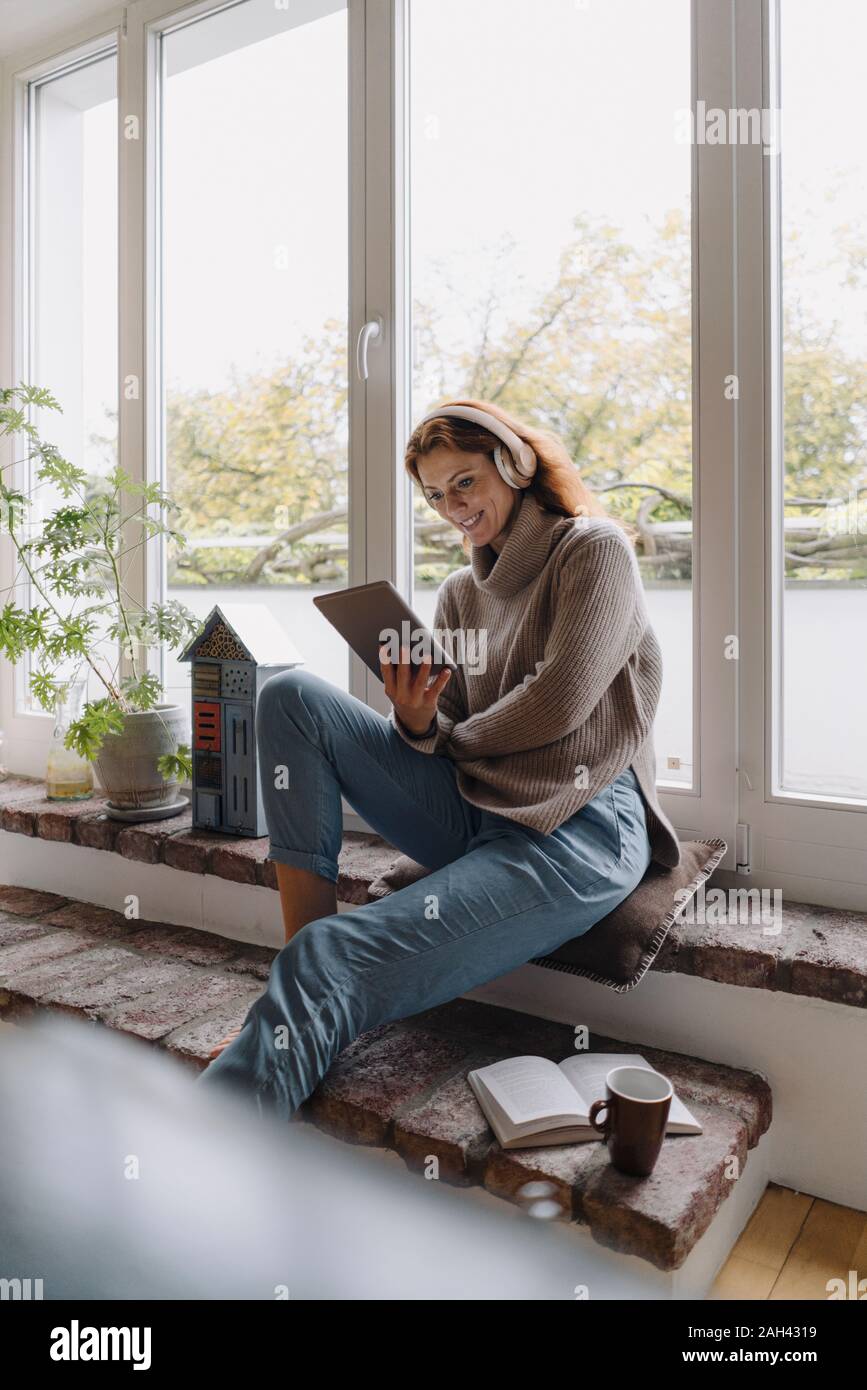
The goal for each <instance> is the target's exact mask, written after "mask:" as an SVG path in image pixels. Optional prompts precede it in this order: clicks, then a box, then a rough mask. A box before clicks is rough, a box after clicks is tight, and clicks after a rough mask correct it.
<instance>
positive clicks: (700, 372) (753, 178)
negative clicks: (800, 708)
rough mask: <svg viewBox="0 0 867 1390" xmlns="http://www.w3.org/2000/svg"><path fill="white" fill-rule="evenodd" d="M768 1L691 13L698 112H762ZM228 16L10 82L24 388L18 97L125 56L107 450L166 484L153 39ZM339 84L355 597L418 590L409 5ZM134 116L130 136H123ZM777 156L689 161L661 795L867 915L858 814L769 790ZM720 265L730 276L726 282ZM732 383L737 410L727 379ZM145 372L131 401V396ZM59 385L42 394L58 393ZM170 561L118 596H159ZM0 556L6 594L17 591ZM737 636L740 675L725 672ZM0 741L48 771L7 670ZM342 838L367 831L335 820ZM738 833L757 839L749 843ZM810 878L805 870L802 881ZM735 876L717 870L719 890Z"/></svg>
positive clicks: (770, 872)
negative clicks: (679, 458) (115, 399)
mask: <svg viewBox="0 0 867 1390" xmlns="http://www.w3.org/2000/svg"><path fill="white" fill-rule="evenodd" d="M775 2H776V0H692V28H693V43H692V89H693V100H694V101H695V100H696V99H697V98H698V97H700V98H701V99H703V100H704V101H705V102H706V104H707V106H708V107H711V106H719V107H722V108H724V109H728V108H730V107H732V106H752V105H757V106H760V107H761V106H767V105H769V104H770V103H769V100H768V92H767V89H766V82H767V75H768V69H767V63H766V62H765V61H764V58H765V55H766V54H767V53H768V51H769V49H768V45H769V41H770V36H771V35H772V30H773V26H772V22H771V21H772V16H771V15H770V13H769V6H770V5H771V4H773V3H775ZM220 8H224V6H223V5H222V4H219V3H214V0H198V3H194V4H178V3H176V2H175V0H140V3H137V4H135V5H132V6H129V7H128V8H120V7H115V8H113V9H111V10H107V11H106V13H105V14H103V15H101V16H98V17H97V18H95V19H93V20H91V21H90V22H89V23H87V24H84V25H80V26H77V27H76V28H75V29H71V30H68V31H67V32H66V33H64V34H63V35H59V36H55V37H54V38H53V39H52V40H51V41H50V43H45V44H43V45H41V46H39V47H37V48H34V49H30V50H29V51H27V52H24V53H21V54H16V55H14V56H13V57H11V58H9V59H7V60H6V61H5V62H4V63H3V64H2V69H0V78H2V103H3V104H2V130H0V161H2V164H0V177H2V188H3V192H4V196H3V206H2V223H0V232H2V243H3V248H4V250H3V252H2V255H3V260H2V264H0V323H2V324H4V325H6V326H7V327H6V328H5V329H3V330H2V341H0V369H2V379H3V380H4V381H17V380H21V379H22V377H23V376H24V375H25V374H24V373H23V372H22V370H21V365H22V363H23V362H24V361H26V358H25V357H24V356H23V355H22V354H23V352H24V349H25V348H26V342H25V340H24V338H23V336H22V335H23V334H24V331H25V324H26V318H25V316H24V309H25V305H24V304H23V303H22V286H23V280H22V274H21V268H22V266H23V265H24V264H25V260H24V257H25V255H26V218H25V211H26V196H25V195H26V185H25V181H24V180H25V175H26V148H25V140H26V130H25V125H24V116H25V101H26V87H27V83H28V82H29V81H30V80H31V79H32V78H33V77H34V76H41V75H44V74H45V73H47V72H48V71H50V70H51V69H52V68H53V67H59V66H61V65H64V64H65V63H66V62H67V61H68V60H69V59H70V57H71V56H73V55H76V56H78V55H84V54H85V53H87V52H95V51H97V50H98V49H99V48H100V47H105V46H106V43H107V42H109V41H111V40H112V39H115V40H116V41H117V45H118V122H119V140H118V158H119V179H118V196H119V204H120V207H119V291H118V312H119V325H118V332H119V359H118V360H119V369H118V370H119V393H118V395H119V446H118V447H119V455H120V461H121V463H122V465H123V466H124V467H125V468H126V469H128V471H129V472H130V473H132V474H133V476H140V475H141V474H146V475H147V476H149V477H154V476H157V465H158V462H159V450H160V447H161V442H160V438H159V417H160V409H159V406H160V401H159V391H160V369H159V368H160V364H159V324H158V322H157V320H156V316H155V306H156V305H157V303H158V295H157V289H158V281H159V275H160V266H159V258H158V249H159V243H158V238H157V234H156V233H157V227H156V215H157V208H158V197H157V195H158V189H157V175H158V168H159V150H158V143H157V141H156V138H155V133H156V131H157V130H158V123H157V122H156V120H155V117H156V115H157V111H156V103H157V98H158V92H157V84H156V54H157V41H158V35H159V34H160V32H161V31H162V30H163V29H165V28H167V27H170V26H171V25H174V24H175V23H177V22H178V20H179V19H180V18H183V17H192V16H194V15H204V14H207V13H209V12H211V11H213V10H216V9H220ZM347 13H348V34H349V53H348V80H349V94H348V95H349V131H348V136H349V227H348V237H349V306H348V309H349V333H348V343H347V349H348V361H349V363H350V382H349V461H348V462H349V521H350V525H349V583H350V584H355V583H363V582H366V581H368V580H372V579H377V578H386V579H390V580H392V582H394V583H395V584H396V585H397V587H398V588H399V589H401V590H402V591H403V592H404V593H407V594H408V593H409V591H410V584H411V574H412V563H411V556H412V551H411V547H412V540H413V537H412V519H411V509H410V484H409V481H408V479H407V477H406V474H405V472H404V468H403V448H404V442H405V440H406V438H407V437H408V435H409V433H410V429H411V423H412V422H411V421H410V419H409V414H408V412H409V397H408V393H409V384H410V381H411V371H410V332H409V328H410V322H409V320H410V305H411V296H410V286H409V269H410V267H409V249H408V232H409V216H410V211H409V207H408V169H407V159H408V157H409V149H410V146H409V138H408V107H409V102H408V92H407V81H408V73H409V61H408V60H409V41H410V27H409V23H410V8H409V3H408V0H348V4H347ZM129 117H137V118H138V123H139V138H138V139H127V138H125V122H126V121H127V119H128V118H129ZM772 164H773V161H771V160H769V159H768V158H765V157H763V156H762V152H761V148H760V147H753V146H744V147H736V146H726V147H719V146H716V147H711V146H707V145H698V146H694V147H693V200H692V247H693V258H692V259H693V264H692V294H693V306H692V311H693V364H694V372H693V397H692V399H693V440H694V469H693V487H694V510H693V517H694V523H693V543H694V557H695V565H694V576H693V582H694V595H693V599H694V601H693V659H694V680H693V701H694V711H693V714H694V718H693V739H694V749H693V766H694V784H693V786H692V787H690V788H680V787H675V786H673V785H672V784H670V783H669V784H666V783H664V782H663V781H660V785H659V796H660V801H661V803H662V805H663V807H664V809H665V810H666V812H667V814H668V815H669V816H670V817H671V819H672V821H673V822H674V824H675V826H676V827H677V829H678V830H679V832H680V834H681V836H682V837H684V838H689V837H699V838H705V837H708V836H713V835H723V836H724V838H725V839H726V840H727V842H728V845H729V850H728V853H727V855H726V858H725V859H724V861H723V868H724V870H729V871H734V870H735V868H736V866H737V865H738V864H741V865H742V866H743V867H744V868H745V869H747V870H748V872H750V875H751V881H752V882H753V883H754V884H755V885H756V886H767V887H781V888H782V889H783V891H784V892H789V893H790V894H792V895H796V896H799V897H801V898H803V899H805V900H807V901H813V902H825V903H830V904H837V905H840V906H849V907H853V908H857V907H861V908H864V907H865V906H867V891H865V890H867V851H865V848H864V846H865V843H867V835H865V826H867V822H865V820H864V814H865V812H867V807H863V806H862V807H850V808H845V809H843V808H840V807H835V806H833V805H831V804H828V803H825V802H822V801H818V800H816V799H815V798H814V799H806V798H803V797H790V796H786V797H780V796H776V797H775V796H772V795H770V794H769V788H770V787H771V785H772V784H771V781H770V756H771V744H770V722H769V720H770V712H771V705H770V701H771V700H772V698H773V680H772V676H773V671H772V669H771V663H772V657H773V651H772V648H771V645H770V630H771V629H770V625H771V619H772V616H773V596H774V587H773V581H774V575H773V569H772V560H773V556H772V553H771V552H772V544H771V538H770V535H769V532H768V529H767V527H766V525H765V518H766V517H769V516H771V515H772V512H771V507H772V504H773V500H774V492H773V486H774V466H775V461H774V459H773V457H772V450H771V444H772V434H771V430H770V414H769V412H770V409H771V406H772V401H773V398H772V394H771V390H770V386H771V371H772V367H773V360H772V355H771V353H770V352H769V351H768V350H766V349H767V344H766V339H767V340H768V342H769V341H770V324H771V318H770V307H771V292H772V277H771V272H772V270H773V263H772V261H771V260H770V247H769V241H768V237H767V236H766V235H765V232H766V228H769V227H770V225H771V218H770V214H771V211H772V204H771V198H772V196H773V187H772V184H771V182H770V181H769V180H770V174H771V166H772ZM721 268H722V269H721ZM374 318H379V319H381V321H382V323H383V325H384V333H383V335H382V336H381V338H380V339H379V341H378V342H376V343H373V344H371V346H370V351H369V354H368V368H369V375H368V378H367V380H366V382H363V381H361V380H360V379H359V377H358V374H357V372H356V370H355V360H356V357H355V354H356V343H357V337H358V334H359V332H360V330H361V328H362V326H363V325H364V323H366V322H367V321H369V320H370V319H374ZM732 372H735V373H737V375H738V377H739V382H740V394H739V399H738V400H737V401H729V400H726V399H725V395H724V391H723V383H724V379H725V378H726V376H728V375H729V374H730V373H732ZM130 375H133V376H137V377H138V380H139V383H140V389H139V395H138V399H137V400H127V399H125V395H124V391H123V383H124V380H125V378H127V377H129V376H130ZM48 384H49V385H50V383H48ZM162 569H163V565H162V563H161V564H160V565H156V564H152V565H151V566H149V572H148V573H145V566H144V563H140V564H139V565H138V568H137V569H136V570H135V572H134V573H132V574H130V576H129V579H130V586H131V587H132V588H133V591H134V592H135V593H136V594H137V595H138V596H139V597H140V598H141V599H142V601H152V600H153V599H154V598H155V597H156V596H157V594H158V593H159V591H160V586H161V584H162V581H163V574H162ZM11 573H12V568H11V547H10V546H9V544H8V540H6V539H5V538H4V540H3V542H2V544H0V582H2V583H4V584H8V583H9V582H11ZM735 635H736V636H737V637H738V640H739V660H737V661H732V660H730V659H729V658H728V656H727V650H728V645H729V639H730V638H731V637H732V636H735ZM350 689H351V691H352V693H353V694H355V695H357V696H358V697H359V698H362V699H365V700H367V701H368V702H369V703H370V704H371V705H372V706H373V707H374V708H377V709H379V710H380V711H382V712H384V711H385V710H386V709H387V701H386V700H385V696H384V692H383V691H382V688H381V686H380V683H379V682H378V681H377V680H376V679H375V677H373V676H372V675H371V674H370V673H369V672H368V671H367V670H366V668H365V667H364V666H363V665H362V663H361V662H360V661H359V660H358V659H357V658H355V657H353V658H352V662H351V667H350ZM0 725H2V727H3V729H4V731H5V735H6V740H7V746H11V747H12V748H13V750H14V767H15V770H17V771H25V772H31V773H35V774H39V773H40V772H41V771H42V770H43V766H44V756H45V749H46V747H47V742H48V737H49V734H50V727H51V720H50V717H49V716H47V715H45V714H38V713H34V714H27V715H23V714H21V713H18V712H17V711H16V707H15V690H14V679H13V673H12V672H11V671H9V670H8V669H4V671H3V672H2V674H0ZM346 824H347V825H348V826H349V827H350V828H364V827H363V826H362V824H361V822H360V821H359V819H358V818H357V817H356V816H355V815H354V814H353V813H350V812H349V810H348V808H347V815H346ZM747 831H748V832H749V833H747ZM805 869H806V870H807V872H805ZM723 881H725V875H724V876H723Z"/></svg>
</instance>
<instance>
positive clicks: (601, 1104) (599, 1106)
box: [590, 1100, 611, 1134]
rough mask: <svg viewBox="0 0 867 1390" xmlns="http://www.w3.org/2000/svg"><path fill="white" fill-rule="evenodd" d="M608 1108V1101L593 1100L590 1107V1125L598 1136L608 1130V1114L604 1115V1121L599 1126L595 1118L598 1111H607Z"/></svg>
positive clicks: (609, 1104) (609, 1103) (609, 1102)
mask: <svg viewBox="0 0 867 1390" xmlns="http://www.w3.org/2000/svg"><path fill="white" fill-rule="evenodd" d="M610 1106H611V1101H610V1100H594V1102H593V1104H592V1105H591V1107H590V1123H591V1125H592V1126H593V1128H594V1129H597V1130H598V1131H599V1133H600V1134H605V1132H606V1130H607V1129H608V1122H609V1119H610V1114H606V1116H605V1119H604V1120H603V1121H602V1123H601V1124H599V1122H598V1119H597V1116H598V1115H599V1111H600V1110H609V1109H610Z"/></svg>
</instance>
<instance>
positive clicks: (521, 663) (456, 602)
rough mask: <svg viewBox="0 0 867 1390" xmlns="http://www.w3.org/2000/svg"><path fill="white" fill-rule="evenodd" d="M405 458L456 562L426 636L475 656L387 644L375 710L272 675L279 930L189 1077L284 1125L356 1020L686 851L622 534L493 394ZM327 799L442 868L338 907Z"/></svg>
mask: <svg viewBox="0 0 867 1390" xmlns="http://www.w3.org/2000/svg"><path fill="white" fill-rule="evenodd" d="M405 462H406V467H407V470H408V471H409V473H410V474H411V476H412V477H413V478H414V479H415V481H416V483H417V484H418V485H419V487H421V488H422V489H423V491H424V495H425V497H426V498H427V500H428V501H429V503H430V504H431V506H432V507H433V508H434V509H435V510H436V511H437V512H438V513H439V515H440V516H442V517H443V518H445V519H447V520H448V521H449V522H450V523H451V524H452V525H453V526H455V527H456V528H457V529H458V530H459V531H460V532H461V533H462V535H463V537H464V540H463V545H464V551H465V553H466V554H468V556H469V560H470V563H469V565H467V566H465V567H464V568H462V569H459V570H457V571H456V572H455V573H453V574H450V575H448V577H447V578H446V579H445V580H444V582H443V583H442V585H441V586H440V589H439V592H438V595H437V605H436V616H435V620H434V628H435V629H436V631H437V634H439V633H440V632H442V633H443V635H444V636H445V637H446V638H447V639H448V638H449V636H450V635H451V636H452V637H455V635H456V636H457V637H458V638H460V637H461V636H463V637H464V638H465V639H466V640H465V650H473V651H474V652H479V651H482V650H484V658H485V659H484V660H482V661H477V662H473V663H471V662H461V661H458V664H457V668H456V670H455V671H454V672H453V673H450V672H449V671H447V670H446V671H443V672H441V674H440V675H439V676H437V678H436V679H434V680H430V671H431V667H430V664H429V663H425V664H423V665H421V666H420V667H419V668H418V669H417V670H415V668H412V667H411V665H410V663H409V661H408V659H406V658H408V653H407V652H405V650H403V649H402V651H401V660H400V661H399V662H397V663H394V664H390V663H388V662H386V661H385V660H384V659H383V660H382V670H383V681H384V685H385V690H386V693H387V695H388V697H389V699H390V700H391V705H392V707H391V709H390V711H389V715H388V718H385V717H384V716H382V715H380V714H378V713H377V712H376V711H375V710H372V709H370V708H369V707H368V706H367V705H365V704H362V703H361V701H359V700H356V699H355V698H353V696H351V695H347V694H346V693H345V692H344V691H342V690H339V689H337V688H336V687H335V686H333V685H331V684H329V683H328V682H327V681H325V680H323V679H322V678H321V677H319V676H316V675H314V674H313V673H312V672H309V671H305V670H297V671H288V672H285V673H283V674H281V675H278V676H274V677H272V678H271V680H270V681H268V683H267V684H266V685H265V686H264V687H263V689H262V692H261V694H260V696H259V702H258V713H257V742H258V748H259V758H260V769H261V778H262V787H263V795H264V798H265V809H266V816H267V820H268V829H269V833H270V857H271V858H272V859H273V860H274V861H275V863H276V872H277V881H278V886H279V889H280V899H281V905H282V911H283V921H284V926H285V931H286V945H285V946H284V947H283V949H282V950H281V951H280V952H279V954H278V955H277V956H276V958H275V960H274V963H273V965H272V967H271V972H270V977H269V982H268V988H267V990H266V992H265V993H264V995H263V996H262V998H261V999H258V1000H257V1001H256V1002H255V1004H254V1005H253V1006H252V1008H251V1009H250V1010H249V1012H248V1014H247V1017H246V1019H245V1020H244V1024H243V1026H242V1028H241V1029H239V1030H236V1031H235V1034H230V1035H229V1039H231V1038H233V1037H234V1041H230V1040H229V1039H226V1040H225V1041H224V1043H222V1044H220V1047H219V1048H217V1049H215V1052H216V1053H218V1054H219V1055H217V1056H216V1059H215V1060H214V1061H213V1062H212V1063H211V1065H210V1066H209V1067H208V1068H207V1069H206V1070H205V1072H204V1073H203V1074H202V1077H201V1080H202V1081H205V1082H208V1083H211V1082H214V1083H216V1084H221V1083H226V1084H228V1085H230V1086H232V1087H234V1088H236V1089H239V1090H241V1091H243V1092H244V1093H245V1094H246V1095H247V1096H248V1097H249V1098H250V1099H251V1100H253V1101H254V1103H255V1105H256V1107H257V1108H258V1110H259V1111H260V1112H262V1111H263V1110H264V1109H266V1108H268V1109H270V1110H272V1111H275V1112H276V1113H278V1114H280V1115H282V1116H284V1117H287V1118H288V1117H290V1116H291V1115H292V1114H293V1113H294V1112H295V1111H296V1110H297V1109H298V1107H299V1106H300V1105H301V1103H302V1102H303V1101H304V1100H305V1099H306V1098H307V1097H308V1096H309V1095H310V1093H311V1092H312V1091H313V1090H314V1089H315V1087H316V1086H317V1084H318V1083H319V1081H320V1080H321V1078H322V1077H323V1076H324V1075H325V1074H326V1072H327V1071H328V1069H329V1067H330V1065H331V1063H332V1062H333V1060H334V1058H335V1057H336V1056H337V1055H338V1053H339V1052H341V1051H342V1050H343V1048H345V1047H347V1046H348V1044H349V1043H351V1042H352V1041H353V1040H354V1039H355V1038H356V1037H358V1035H359V1034H360V1033H363V1032H366V1031H367V1030H368V1029H371V1028H374V1027H376V1026H377V1025H379V1024H382V1023H386V1022H389V1021H391V1020H393V1019H398V1018H404V1017H407V1016H408V1015H410V1014H414V1013H419V1012H421V1011H422V1010H425V1009H429V1008H432V1007H433V1006H435V1005H437V1004H440V1003H443V1002H445V1001H446V1000H450V999H454V998H455V997H456V996H458V995H460V994H462V993H464V992H465V991H467V990H469V989H473V988H475V987H476V986H479V985H481V984H484V983H485V982H486V981H488V980H492V979H494V978H495V977H497V976H499V975H502V974H504V973H506V972H507V971H510V970H513V969H515V968H516V967H517V966H519V965H522V964H524V963H525V962H527V961H529V960H531V959H532V958H533V957H536V956H541V955H546V954H548V953H550V952H551V951H554V950H555V949H556V948H557V947H558V946H561V945H562V944H563V943H564V942H565V941H568V940H569V939H571V938H572V937H575V936H578V935H580V934H582V933H583V932H585V931H587V930H589V928H590V927H591V926H593V924H594V923H595V922H597V921H599V919H600V918H602V917H604V916H605V915H606V914H607V913H609V912H611V911H612V910H613V909H614V908H615V907H616V906H617V905H618V904H619V903H620V902H622V900H623V899H624V898H625V897H627V896H628V894H629V893H631V892H632V890H633V889H634V888H635V887H636V886H637V884H638V883H639V882H640V880H641V878H642V877H643V875H644V873H645V871H646V869H647V867H648V865H649V863H650V862H651V859H655V860H656V861H657V862H658V863H660V864H662V865H665V866H669V867H673V866H674V865H676V864H678V863H679V861H680V847H679V844H678V840H677V836H676V834H675V832H674V830H673V828H672V826H671V824H670V822H669V821H668V820H667V819H666V817H665V815H664V813H663V811H662V809H661V807H660V806H659V803H658V801H657V798H656V788H655V758H654V752H653V719H654V715H655V712H656V707H657V704H658V701H659V694H660V688H661V681H662V667H661V660H660V650H659V645H658V643H657V640H656V637H655V635H654V633H653V630H652V628H651V627H650V625H649V623H648V618H647V612H646V609H645V605H644V596H643V590H642V586H641V580H640V576H639V572H638V565H637V562H636V559H635V554H634V550H633V546H632V542H631V539H630V536H629V534H628V533H627V530H626V529H625V528H624V527H623V526H621V525H620V523H618V522H616V521H615V520H614V519H612V518H610V517H608V516H607V514H606V513H605V511H604V508H603V507H602V506H601V504H600V503H599V501H598V500H597V499H596V498H594V497H593V496H592V494H591V493H590V492H589V491H588V489H587V488H586V487H585V486H584V484H583V483H582V481H581V479H580V476H579V474H578V471H577V469H576V468H575V467H574V465H573V464H572V462H571V460H570V459H569V456H568V453H567V451H566V449H565V448H564V447H563V445H562V444H561V443H560V441H559V440H558V439H557V438H556V437H555V436H553V435H551V434H549V433H546V432H544V431H541V430H537V429H533V428H531V427H529V426H527V425H526V424H524V423H522V422H521V421H519V420H517V419H516V418H515V417H513V416H511V415H509V414H507V413H506V412H505V411H504V410H502V409H501V408H500V407H499V406H497V405H493V404H491V403H490V402H486V401H475V400H468V401H457V402H451V403H449V404H448V405H446V406H442V407H439V408H438V410H437V411H434V412H432V413H431V415H429V416H426V417H425V419H424V420H422V421H421V422H420V424H419V425H418V426H417V428H416V429H415V430H414V431H413V433H412V435H411V437H410V440H409V443H408V446H407V450H406V459H405ZM470 639H472V640H470ZM281 767H282V768H286V769H288V784H289V785H288V786H284V783H285V782H286V781H287V777H286V776H285V775H284V776H283V777H280V776H274V775H272V769H279V768H281ZM341 793H342V794H343V796H344V797H345V798H346V800H347V801H348V802H349V804H350V805H351V806H352V807H353V808H354V809H355V810H356V811H357V812H358V813H359V814H360V815H362V816H363V817H364V819H365V820H366V821H367V822H368V824H369V825H370V826H371V827H372V829H373V830H375V831H377V832H378V833H379V834H380V835H382V836H383V837H384V838H385V839H386V840H387V841H388V843H389V844H391V845H394V846H396V847H397V848H398V849H399V850H401V851H402V852H403V853H404V854H406V855H408V856H409V857H410V858H412V859H414V860H417V861H418V862H419V863H421V864H423V865H424V866H425V867H426V868H429V869H430V870H431V871H432V872H431V873H430V874H429V875H428V876H427V877H424V878H421V879H419V880H418V881H417V882H415V883H411V884H409V885H408V886H407V887H405V888H402V889H401V890H400V891H399V892H396V893H392V894H390V895H388V896H387V897H385V898H382V899H380V900H378V901H376V902H372V903H368V904H366V905H364V906H362V907H354V908H352V910H351V911H347V912H342V913H340V914H339V915H338V913H337V900H336V890H335V884H336V879H337V856H338V853H339V850H340V844H341V833H342V816H341ZM212 1055H213V1054H212Z"/></svg>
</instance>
